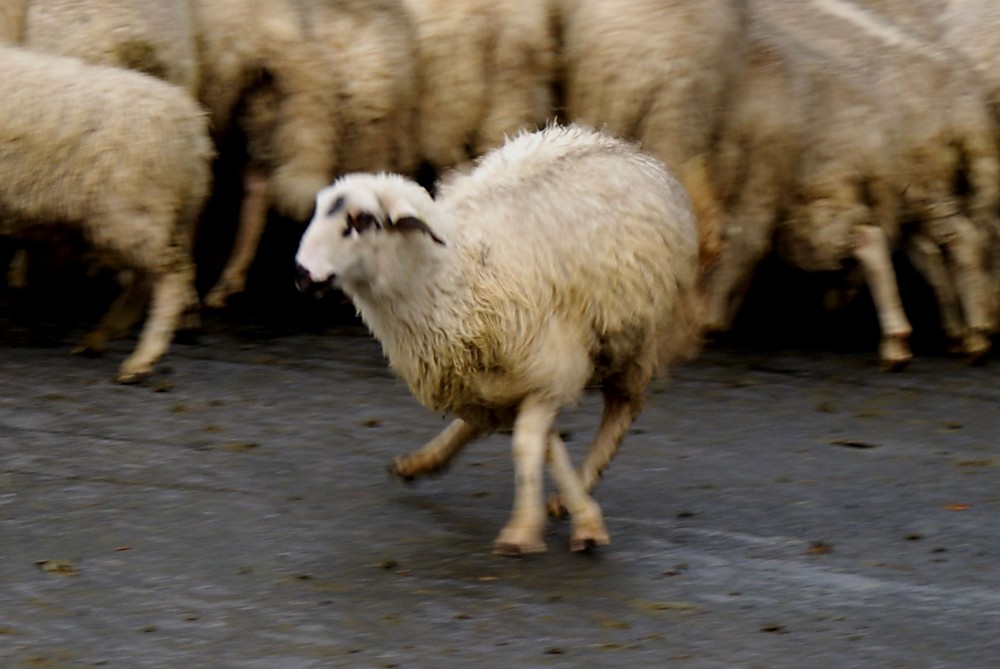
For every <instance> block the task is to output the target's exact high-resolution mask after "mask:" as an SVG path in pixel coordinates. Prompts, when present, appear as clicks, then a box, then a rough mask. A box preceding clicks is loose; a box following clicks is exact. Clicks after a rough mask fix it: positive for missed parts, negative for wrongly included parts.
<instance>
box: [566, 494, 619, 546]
mask: <svg viewBox="0 0 1000 669" xmlns="http://www.w3.org/2000/svg"><path fill="white" fill-rule="evenodd" d="M610 543H611V537H610V536H608V530H607V528H606V527H605V526H604V514H602V513H601V507H600V506H598V505H597V502H594V501H592V500H591V501H590V502H589V503H588V504H587V505H586V506H585V507H584V508H583V509H581V510H579V511H578V512H577V513H575V514H573V531H572V533H571V534H570V538H569V549H570V550H571V551H573V552H574V553H581V552H584V551H589V550H591V549H592V548H597V547H598V546H607V545H608V544H610Z"/></svg>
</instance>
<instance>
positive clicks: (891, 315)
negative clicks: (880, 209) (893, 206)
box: [854, 225, 913, 371]
mask: <svg viewBox="0 0 1000 669" xmlns="http://www.w3.org/2000/svg"><path fill="white" fill-rule="evenodd" d="M854 257H855V258H857V260H858V263H859V264H860V265H861V271H862V273H863V274H864V277H865V283H867V284H868V288H869V290H870V291H871V295H872V300H873V301H874V302H875V310H876V311H877V312H878V319H879V325H880V327H881V329H882V341H881V343H880V344H879V355H880V356H881V358H882V364H883V366H884V367H885V368H886V369H887V370H890V371H895V370H899V369H902V368H903V367H905V366H906V364H907V363H908V362H909V361H910V359H911V358H912V357H913V354H912V353H911V352H910V346H909V344H908V343H907V340H908V339H909V338H910V333H911V332H912V331H913V330H912V328H911V327H910V322H909V321H908V320H907V319H906V314H905V313H904V312H903V303H902V300H901V299H900V297H899V285H898V283H897V282H896V273H895V272H894V271H893V268H892V257H891V256H890V254H889V243H888V241H887V240H886V237H885V232H883V231H882V228H879V227H876V226H874V225H862V226H859V227H858V228H857V238H856V240H855V245H854Z"/></svg>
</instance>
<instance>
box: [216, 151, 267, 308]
mask: <svg viewBox="0 0 1000 669" xmlns="http://www.w3.org/2000/svg"><path fill="white" fill-rule="evenodd" d="M269 198H270V188H269V184H268V178H267V175H266V174H265V173H264V172H263V171H262V170H259V169H256V168H247V171H246V173H245V174H244V176H243V202H242V203H241V205H240V219H239V224H238V226H237V229H236V238H235V239H234V240H233V251H232V253H231V254H230V256H229V260H228V261H226V266H225V267H224V268H223V270H222V276H220V277H219V280H218V281H217V282H216V283H215V285H214V286H213V287H212V289H211V290H210V291H208V294H207V295H205V306H207V307H210V308H212V309H222V308H223V307H225V306H226V302H227V301H228V300H229V298H230V297H232V296H233V295H235V294H237V293H242V292H243V289H244V288H245V287H246V283H247V273H248V272H249V271H250V265H251V264H252V263H253V259H254V257H255V256H256V255H257V247H258V246H259V245H260V238H261V236H262V235H263V234H264V228H265V227H266V226H267V210H268V206H269V202H270V200H269Z"/></svg>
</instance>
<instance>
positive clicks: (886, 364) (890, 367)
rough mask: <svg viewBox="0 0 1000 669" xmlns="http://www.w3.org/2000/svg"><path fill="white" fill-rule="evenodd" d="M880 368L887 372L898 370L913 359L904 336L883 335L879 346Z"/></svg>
mask: <svg viewBox="0 0 1000 669" xmlns="http://www.w3.org/2000/svg"><path fill="white" fill-rule="evenodd" d="M879 356H880V357H881V358H882V368H883V369H884V370H885V371H887V372H899V371H902V370H903V369H905V368H906V366H907V365H908V364H909V363H910V360H912V359H913V353H912V352H911V351H910V346H909V344H907V343H906V337H904V336H891V337H885V338H884V339H883V340H882V344H881V346H880V347H879Z"/></svg>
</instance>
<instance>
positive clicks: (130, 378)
mask: <svg viewBox="0 0 1000 669" xmlns="http://www.w3.org/2000/svg"><path fill="white" fill-rule="evenodd" d="M152 371H153V369H152V366H151V365H138V364H130V363H129V361H128V360H126V361H125V362H123V363H122V366H121V367H120V368H119V370H118V376H116V377H115V381H116V382H118V383H121V384H123V385H134V384H136V383H139V382H140V381H142V380H143V379H144V378H146V377H147V376H149V374H150V373H151V372H152Z"/></svg>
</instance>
